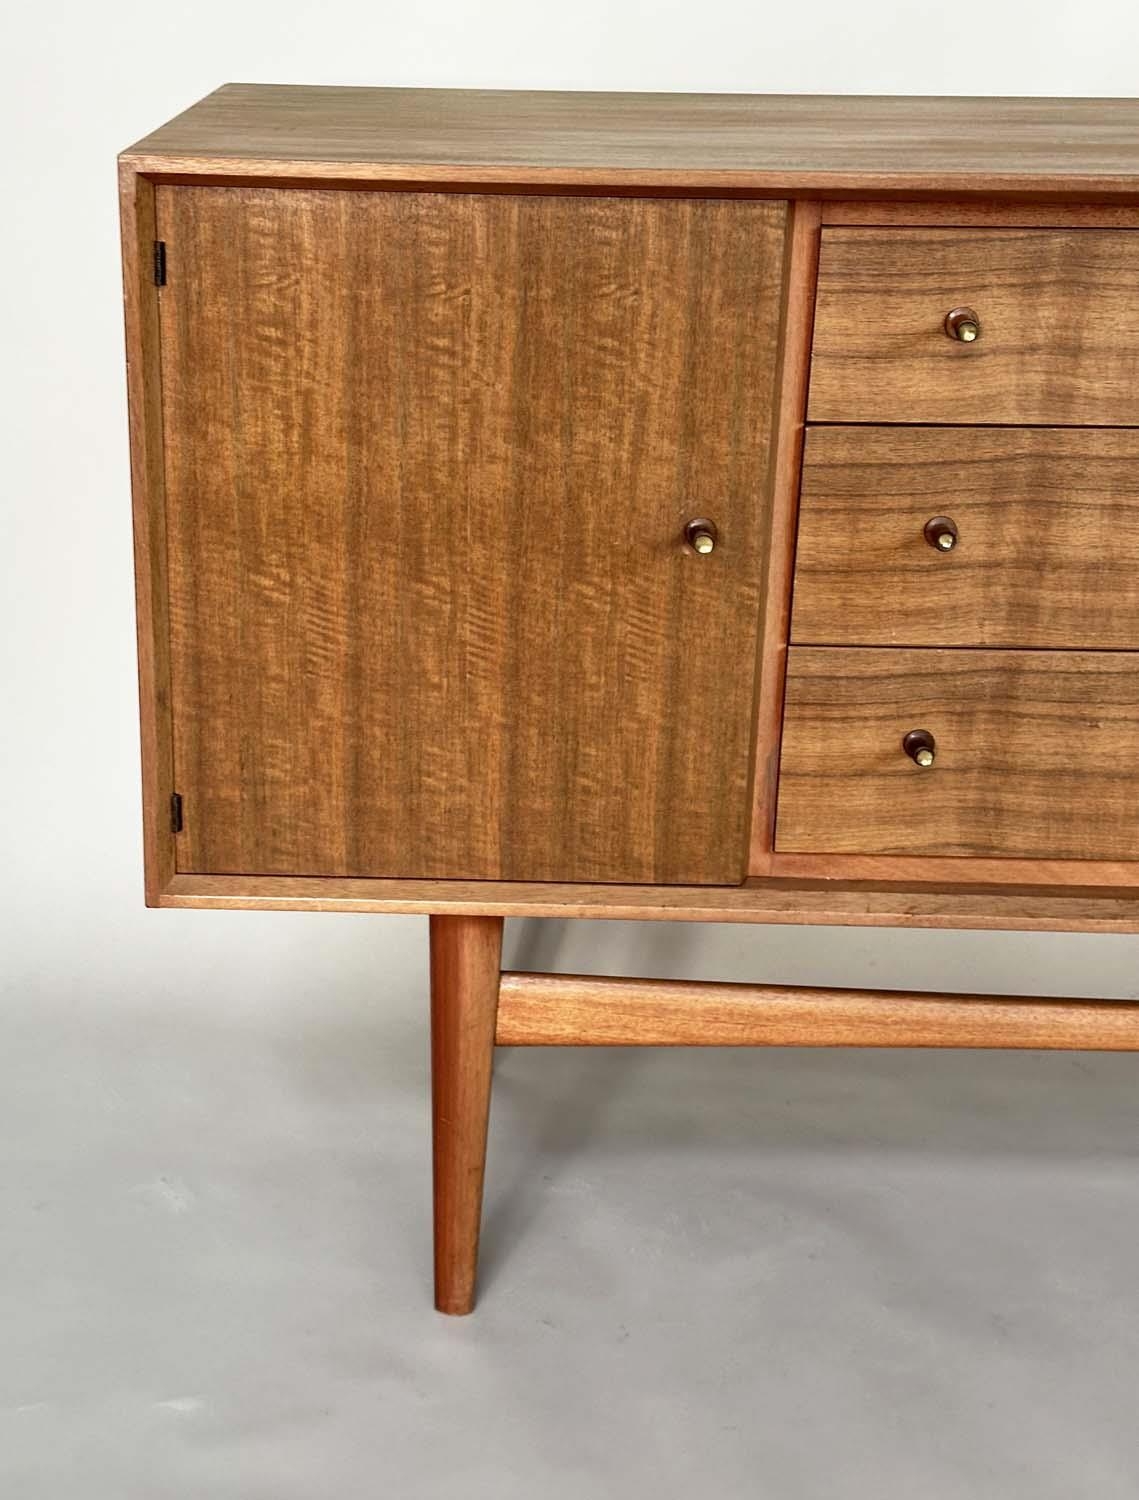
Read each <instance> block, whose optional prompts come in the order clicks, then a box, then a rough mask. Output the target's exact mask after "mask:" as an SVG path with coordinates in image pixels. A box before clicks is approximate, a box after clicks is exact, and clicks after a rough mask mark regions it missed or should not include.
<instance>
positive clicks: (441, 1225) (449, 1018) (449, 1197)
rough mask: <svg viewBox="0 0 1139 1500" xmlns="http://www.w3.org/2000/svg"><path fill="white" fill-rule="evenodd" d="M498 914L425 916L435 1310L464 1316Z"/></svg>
mask: <svg viewBox="0 0 1139 1500" xmlns="http://www.w3.org/2000/svg"><path fill="white" fill-rule="evenodd" d="M501 968H502V918H501V917H432V918H431V1119H432V1129H433V1153H432V1159H433V1166H434V1177H435V1306H436V1307H437V1308H438V1309H439V1311H440V1312H444V1313H469V1312H470V1310H471V1308H472V1307H473V1306H474V1303H475V1273H476V1270H477V1267H478V1255H479V1224H480V1220H481V1218H482V1188H483V1171H484V1168H485V1166H486V1131H487V1121H488V1118H489V1115H490V1081H491V1071H492V1067H493V1062H494V1027H495V1019H496V1017H497V1014H498V985H499V974H500V971H501Z"/></svg>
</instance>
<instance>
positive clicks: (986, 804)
mask: <svg viewBox="0 0 1139 1500" xmlns="http://www.w3.org/2000/svg"><path fill="white" fill-rule="evenodd" d="M1137 667H1139V657H1136V656H1134V655H1131V654H1125V653H1116V652H1105V651H1100V652H1058V651H914V650H908V649H895V650H864V649H858V648H853V647H838V648H828V647H823V646H796V647H793V648H792V650H791V652H790V656H789V662H788V673H787V708H786V713H785V717H784V729H783V758H782V769H781V773H780V780H779V817H778V825H777V829H776V846H777V848H778V849H779V850H781V851H789V852H794V851H803V852H808V853H853V854H905V855H924V856H929V855H960V856H977V857H982V858H983V857H986V856H988V857H994V856H1008V857H1011V858H1017V857H1021V858H1033V859H1075V860H1081V859H1088V860H1109V859H1120V860H1136V859H1139V670H1137ZM915 728H923V729H928V730H930V731H931V732H932V733H933V735H934V736H935V738H936V741H937V760H936V763H935V764H934V766H933V767H931V768H930V769H929V770H921V769H920V768H919V767H917V766H915V765H914V763H913V762H912V761H911V760H910V759H909V758H908V757H907V756H906V755H905V754H904V753H903V751H902V748H901V740H902V737H903V735H904V734H905V733H906V732H907V731H908V730H910V729H915ZM1137 870H1139V865H1137Z"/></svg>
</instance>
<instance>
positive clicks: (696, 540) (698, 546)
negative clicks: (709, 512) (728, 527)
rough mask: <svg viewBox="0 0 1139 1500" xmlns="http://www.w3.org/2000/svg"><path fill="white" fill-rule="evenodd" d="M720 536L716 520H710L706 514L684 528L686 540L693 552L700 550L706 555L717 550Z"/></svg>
mask: <svg viewBox="0 0 1139 1500" xmlns="http://www.w3.org/2000/svg"><path fill="white" fill-rule="evenodd" d="M719 537H720V534H719V532H718V531H717V530H716V523H715V521H709V520H708V519H707V517H706V516H697V517H696V518H695V519H694V520H692V521H689V523H688V525H687V526H686V527H685V528H684V540H685V541H686V542H687V543H688V545H689V546H690V547H691V548H692V550H693V552H699V553H701V554H702V555H703V556H705V557H706V556H707V555H708V553H709V552H712V551H714V550H715V546H716V543H717V541H718V540H719Z"/></svg>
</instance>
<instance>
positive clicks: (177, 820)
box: [170, 792, 182, 833]
mask: <svg viewBox="0 0 1139 1500" xmlns="http://www.w3.org/2000/svg"><path fill="white" fill-rule="evenodd" d="M170 832H171V833H181V832H182V793H181V792H172V793H171V794H170Z"/></svg>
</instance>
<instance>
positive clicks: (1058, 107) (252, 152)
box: [124, 83, 1139, 197]
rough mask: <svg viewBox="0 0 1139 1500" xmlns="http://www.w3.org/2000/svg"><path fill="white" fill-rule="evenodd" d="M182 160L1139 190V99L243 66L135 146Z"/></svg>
mask: <svg viewBox="0 0 1139 1500" xmlns="http://www.w3.org/2000/svg"><path fill="white" fill-rule="evenodd" d="M124 160H125V162H126V165H127V166H128V168H131V169H133V170H137V171H142V172H150V173H154V174H156V175H163V174H167V175H170V176H172V177H179V176H195V175H209V176H214V177H222V178H224V177H244V178H247V179H249V178H254V179H256V178H268V179H273V178H276V179H278V180H311V179H326V180H332V181H370V180H384V179H386V180H390V181H401V180H402V181H416V182H422V183H429V182H433V181H436V182H448V181H449V182H454V183H462V184H468V183H469V184H472V185H475V184H480V183H483V184H493V183H501V184H504V185H509V184H525V183H532V184H535V185H539V186H546V187H556V186H567V187H575V186H576V187H591V186H596V187H605V186H611V187H635V186H638V185H644V186H646V187H656V188H658V189H659V188H662V187H675V188H681V189H684V188H688V189H699V188H713V189H714V188H722V189H734V190H740V191H749V190H750V191H753V192H757V193H768V194H777V193H788V194H793V193H796V192H799V193H843V192H846V193H851V192H867V193H873V194H882V193H887V194H888V193H898V194H904V193H910V194H912V193H965V194H969V193H988V194H1032V193H1035V194H1040V195H1045V196H1047V195H1068V196H1075V195H1084V196H1103V197H1109V196H1120V197H1130V196H1132V195H1135V194H1137V193H1139V100H1135V99H1028V98H1016V99H1014V98H1009V99H996V98H985V99H967V98H935V97H893V98H890V97H880V96H869V95H822V94H818V95H810V94H799V95H795V94H766V95H764V94H754V95H753V94H648V93H553V92H531V91H521V90H490V89H412V88H332V87H325V86H307V85H291V84H290V85H284V84H247V83H230V84H225V85H224V86H223V87H222V88H219V89H217V90H216V91H215V92H214V93H212V94H209V95H207V97H206V98H205V99H202V100H200V101H199V102H198V103H197V104H195V105H193V106H191V108H190V109H188V110H186V111H185V112H184V113H183V114H180V115H178V116H177V117H176V118H175V119H173V120H171V121H170V122H169V123H168V124H166V125H163V126H161V127H160V128H159V129H158V130H156V131H154V132H153V134H151V135H148V136H146V137H145V138H144V139H142V140H141V141H139V142H137V143H136V144H135V145H134V146H132V147H131V148H130V149H129V150H128V151H127V152H126V153H124Z"/></svg>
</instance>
